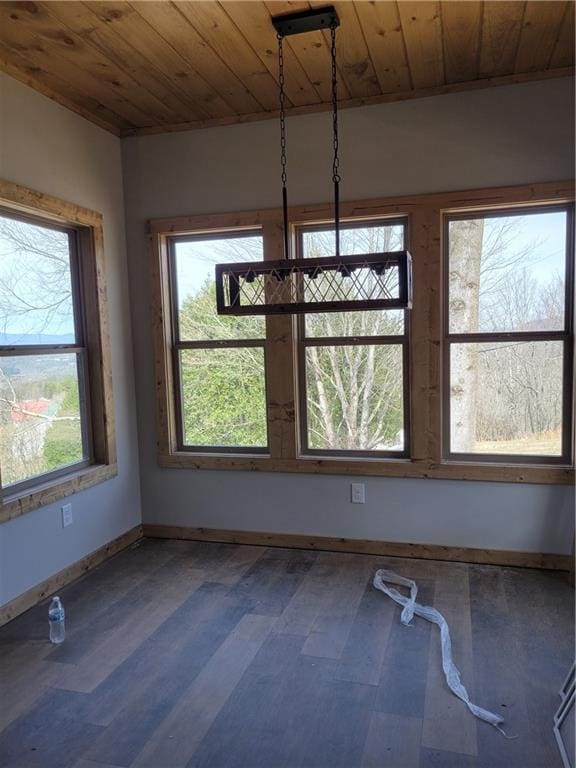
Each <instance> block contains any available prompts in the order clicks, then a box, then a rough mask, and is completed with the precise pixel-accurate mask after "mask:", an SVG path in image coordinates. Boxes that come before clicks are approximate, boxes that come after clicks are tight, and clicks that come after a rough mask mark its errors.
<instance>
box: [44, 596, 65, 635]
mask: <svg viewBox="0 0 576 768" xmlns="http://www.w3.org/2000/svg"><path fill="white" fill-rule="evenodd" d="M48 623H49V625H50V642H51V643H55V644H58V643H63V642H64V638H65V637H66V629H65V626H64V606H63V605H62V601H61V600H60V598H59V597H58V596H56V597H53V598H52V602H51V603H50V608H49V609H48Z"/></svg>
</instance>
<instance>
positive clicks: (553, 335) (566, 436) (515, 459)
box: [442, 202, 574, 466]
mask: <svg viewBox="0 0 576 768" xmlns="http://www.w3.org/2000/svg"><path fill="white" fill-rule="evenodd" d="M554 212H563V213H565V214H566V243H565V264H564V279H565V280H564V285H565V289H564V327H563V328H562V329H560V330H556V331H486V332H483V331H477V332H471V333H466V332H458V333H453V332H452V331H450V306H449V300H448V297H449V290H450V288H449V280H450V264H449V259H450V256H449V248H450V242H449V227H450V222H452V221H462V220H464V221H466V220H469V219H474V218H496V217H504V216H507V215H514V216H518V215H520V216H521V215H523V214H525V215H530V214H538V213H554ZM443 244H444V253H443V255H442V261H443V265H444V269H443V281H444V284H443V290H444V296H445V297H446V299H445V301H444V302H443V307H442V324H443V351H444V353H443V356H442V357H443V360H442V364H443V377H444V381H445V382H446V386H445V387H444V388H443V416H444V424H443V438H444V439H443V445H444V458H445V459H446V460H447V461H459V462H475V463H480V462H482V463H499V464H542V463H543V461H545V462H546V464H549V465H554V464H558V465H560V466H562V465H563V466H567V465H568V466H569V465H570V464H571V463H572V462H573V442H574V440H573V429H572V427H571V425H572V424H573V414H572V410H573V393H574V384H573V380H572V379H573V372H574V360H573V355H574V349H573V348H574V259H573V258H572V259H571V258H570V254H574V204H573V203H569V202H567V203H562V204H558V203H550V204H548V205H533V206H528V207H527V206H522V205H519V206H513V207H510V208H508V209H504V210H503V209H502V208H497V209H482V210H477V211H468V212H466V213H456V214H452V213H446V214H445V215H444V217H443ZM506 341H509V342H523V343H530V342H544V341H557V342H560V343H561V344H562V414H563V419H562V452H561V454H560V455H559V456H539V455H530V454H527V455H522V454H495V453H464V452H460V451H453V450H452V449H451V445H450V442H451V440H450V431H451V420H450V386H449V382H450V368H451V366H450V350H451V348H452V345H453V344H474V343H476V344H482V343H485V342H494V343H495V344H498V343H502V342H506Z"/></svg>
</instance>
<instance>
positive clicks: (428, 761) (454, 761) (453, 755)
mask: <svg viewBox="0 0 576 768" xmlns="http://www.w3.org/2000/svg"><path fill="white" fill-rule="evenodd" d="M420 768H477V758H476V757H474V756H473V755H464V754H462V753H461V752H447V751H446V750H442V749H427V748H426V747H423V748H422V750H421V752H420ZM493 768H496V766H493ZM542 768H544V766H542Z"/></svg>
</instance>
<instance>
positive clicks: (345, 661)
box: [336, 579, 396, 685]
mask: <svg viewBox="0 0 576 768" xmlns="http://www.w3.org/2000/svg"><path fill="white" fill-rule="evenodd" d="M395 616H396V610H395V603H394V602H393V601H392V600H386V599H383V595H382V594H381V593H380V592H378V591H377V590H376V589H374V586H373V585H372V579H370V580H369V581H368V584H367V586H366V589H365V591H364V594H363V596H362V600H361V601H360V605H359V607H358V611H357V613H356V616H355V617H354V621H353V624H352V627H351V629H350V634H349V635H348V641H347V643H346V645H345V647H344V651H343V652H342V657H341V660H340V663H339V665H338V668H337V670H336V679H337V680H347V681H349V682H352V683H364V684H367V685H378V683H379V681H380V675H381V672H382V664H383V661H384V656H385V654H386V650H387V644H388V637H389V634H390V630H391V627H392V622H393V621H394V618H395Z"/></svg>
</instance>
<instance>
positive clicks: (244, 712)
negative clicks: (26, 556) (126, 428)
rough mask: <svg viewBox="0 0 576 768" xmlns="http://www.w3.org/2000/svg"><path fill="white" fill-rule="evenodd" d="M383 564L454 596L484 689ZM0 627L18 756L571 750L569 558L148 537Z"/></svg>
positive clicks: (280, 762)
mask: <svg viewBox="0 0 576 768" xmlns="http://www.w3.org/2000/svg"><path fill="white" fill-rule="evenodd" d="M380 567H386V568H390V569H391V570H394V571H396V572H398V573H400V574H402V575H405V576H408V577H410V578H414V579H416V581H417V582H418V584H419V587H420V595H419V600H420V601H421V602H424V603H427V604H432V605H434V606H435V607H436V608H438V609H439V610H440V611H441V612H443V613H444V615H445V617H446V619H447V621H448V623H449V625H450V628H451V632H452V640H453V648H454V656H455V661H456V664H457V665H458V667H459V669H460V672H461V674H462V679H463V682H464V684H465V685H466V686H467V688H468V691H469V693H470V696H471V698H472V700H473V701H474V702H475V703H477V704H479V705H480V706H483V707H486V708H488V709H491V710H493V711H496V712H500V713H502V714H503V715H504V717H505V718H506V723H505V729H506V731H507V733H508V734H510V735H514V736H517V738H515V739H511V740H508V739H505V738H504V737H503V736H502V735H500V734H499V733H498V732H497V731H496V730H495V729H493V728H491V727H490V726H489V725H487V724H486V723H483V722H480V721H478V720H476V719H475V718H474V717H473V716H472V715H471V714H470V712H469V711H468V710H467V708H466V706H465V705H464V704H463V703H462V702H460V701H459V700H458V699H456V698H455V697H454V696H453V695H452V694H451V693H450V692H449V691H448V689H447V687H446V684H445V682H444V678H443V675H442V671H441V664H440V646H439V638H438V631H437V628H436V627H434V626H432V625H430V624H428V623H427V622H425V621H423V620H422V619H419V618H417V617H416V618H415V619H414V626H412V627H404V626H402V625H401V624H400V621H399V616H400V608H399V607H398V606H397V605H396V604H395V603H393V602H392V601H391V600H390V599H389V598H387V597H386V596H384V595H383V594H381V593H379V592H377V591H376V590H374V589H373V587H372V585H371V578H372V575H373V573H374V571H375V570H376V569H377V568H380ZM60 594H61V596H62V599H63V602H64V606H65V608H66V612H67V638H66V641H65V643H64V644H63V645H61V646H52V645H50V644H49V643H48V641H47V634H48V622H47V602H44V603H43V604H42V605H39V606H37V607H35V608H33V609H31V610H29V611H28V612H27V613H25V614H23V615H22V616H20V617H19V618H17V619H15V620H14V621H13V622H11V623H10V624H7V625H6V626H4V627H3V628H2V629H0V651H1V656H0V681H1V693H0V766H2V767H3V768H33V767H34V768H38V766H41V767H42V768H106V767H108V768H112V767H113V766H126V767H128V766H134V767H135V768H145V767H146V768H186V767H190V768H191V767H192V766H193V767H194V768H354V767H355V766H358V768H416V767H418V768H432V766H436V767H438V766H441V767H442V768H453V767H454V768H556V767H557V766H558V767H560V766H561V761H560V757H559V753H558V751H557V747H556V744H555V741H554V736H553V733H552V717H553V714H554V711H555V710H556V708H557V706H558V703H559V698H558V690H559V688H560V686H561V684H562V682H563V680H564V677H565V675H566V673H567V671H568V668H569V666H570V663H571V658H572V654H573V647H574V631H573V626H574V617H573V602H574V592H573V590H572V588H571V587H570V586H569V585H568V583H567V581H566V578H565V576H564V575H563V574H559V573H552V572H546V571H533V570H522V569H515V568H500V567H494V566H478V565H465V564H460V563H443V562H436V561H424V560H407V559H406V560H404V559H399V558H385V557H371V556H365V555H348V554H335V553H328V552H310V551H302V550H287V549H271V548H265V547H250V546H235V545H227V544H208V543H200V542H184V541H160V540H155V541H153V540H145V541H142V542H141V543H139V544H137V545H135V546H134V547H133V548H131V549H129V550H126V551H125V552H123V553H121V554H119V555H117V556H116V557H115V558H114V559H112V560H110V561H108V562H107V563H105V564H103V565H101V566H100V567H99V568H97V569H95V570H94V571H92V572H90V573H89V574H87V575H86V576H85V577H84V578H82V579H81V580H79V581H77V582H76V583H74V584H72V585H70V586H69V587H67V588H65V589H63V590H62V591H61V592H60Z"/></svg>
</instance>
